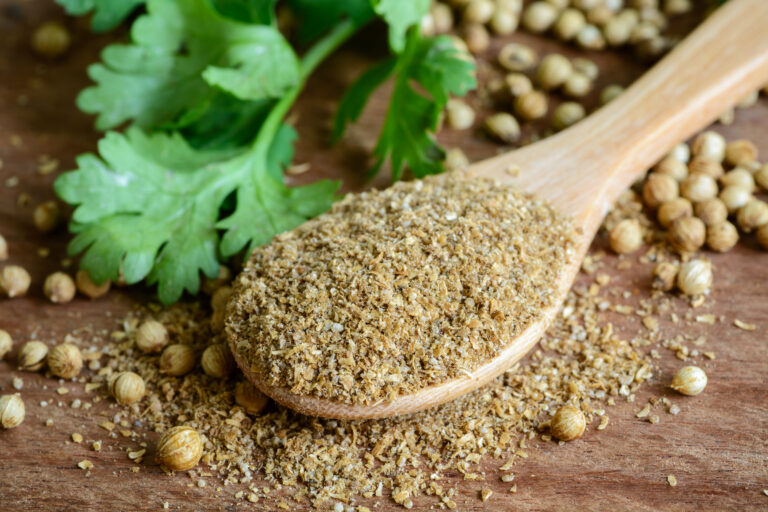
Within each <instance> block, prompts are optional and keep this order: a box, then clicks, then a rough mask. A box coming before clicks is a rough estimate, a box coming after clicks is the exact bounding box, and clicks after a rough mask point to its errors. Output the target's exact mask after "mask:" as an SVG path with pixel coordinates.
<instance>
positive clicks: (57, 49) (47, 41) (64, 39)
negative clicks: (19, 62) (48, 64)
mask: <svg viewBox="0 0 768 512" xmlns="http://www.w3.org/2000/svg"><path fill="white" fill-rule="evenodd" d="M71 40H72V38H71V37H70V35H69V31H67V29H66V28H65V27H64V25H62V24H61V23H59V22H57V21H48V22H45V23H43V24H42V25H40V26H39V27H37V28H36V29H35V31H34V32H33V33H32V50H34V52H35V53H36V54H38V55H40V56H42V57H48V58H55V57H59V56H61V55H63V54H64V53H65V52H66V51H67V50H68V49H69V45H70V43H71Z"/></svg>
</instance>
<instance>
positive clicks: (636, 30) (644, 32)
mask: <svg viewBox="0 0 768 512" xmlns="http://www.w3.org/2000/svg"><path fill="white" fill-rule="evenodd" d="M658 38H659V27H657V26H656V25H654V24H653V23H650V22H647V21H641V22H640V23H638V24H636V25H634V26H633V27H632V31H631V33H630V34H629V43H630V44H634V45H637V44H641V43H643V41H648V40H649V39H658Z"/></svg>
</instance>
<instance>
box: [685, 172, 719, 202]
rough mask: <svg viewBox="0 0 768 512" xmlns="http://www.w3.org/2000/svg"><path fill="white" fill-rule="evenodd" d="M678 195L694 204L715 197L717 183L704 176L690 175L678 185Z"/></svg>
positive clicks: (710, 177)
mask: <svg viewBox="0 0 768 512" xmlns="http://www.w3.org/2000/svg"><path fill="white" fill-rule="evenodd" d="M680 195H681V196H683V197H684V198H686V199H689V200H691V201H692V202H694V203H697V202H699V201H704V200H706V199H711V198H713V197H717V182H716V181H715V179H714V178H713V177H712V176H707V175H706V174H691V175H690V176H688V177H687V178H685V179H684V180H683V182H682V183H681V184H680Z"/></svg>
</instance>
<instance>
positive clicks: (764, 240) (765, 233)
mask: <svg viewBox="0 0 768 512" xmlns="http://www.w3.org/2000/svg"><path fill="white" fill-rule="evenodd" d="M757 243H759V244H760V245H761V246H762V247H763V249H768V224H766V225H765V226H760V227H759V228H758V229H757Z"/></svg>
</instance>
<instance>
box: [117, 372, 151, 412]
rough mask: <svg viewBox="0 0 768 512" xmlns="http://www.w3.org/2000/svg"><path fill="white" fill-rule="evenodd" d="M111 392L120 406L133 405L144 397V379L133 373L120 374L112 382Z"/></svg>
mask: <svg viewBox="0 0 768 512" xmlns="http://www.w3.org/2000/svg"><path fill="white" fill-rule="evenodd" d="M109 391H110V393H112V396H113V397H115V400H116V401H117V403H119V404H120V405H131V404H133V403H136V402H138V401H139V400H141V399H142V398H143V397H144V393H145V391H146V388H145V386H144V379H142V378H141V377H140V376H139V375H137V374H135V373H133V372H120V373H118V374H117V375H116V376H115V378H114V379H113V380H112V382H111V384H110V386H109Z"/></svg>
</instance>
